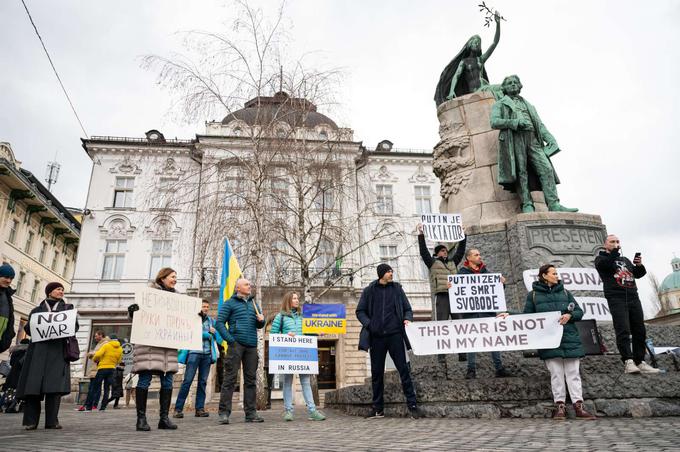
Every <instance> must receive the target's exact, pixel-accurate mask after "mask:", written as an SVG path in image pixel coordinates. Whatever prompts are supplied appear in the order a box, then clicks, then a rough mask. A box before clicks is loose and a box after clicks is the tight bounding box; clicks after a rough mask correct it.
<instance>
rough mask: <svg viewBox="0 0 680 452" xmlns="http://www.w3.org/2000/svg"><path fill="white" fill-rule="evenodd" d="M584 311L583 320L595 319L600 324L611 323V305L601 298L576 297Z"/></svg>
mask: <svg viewBox="0 0 680 452" xmlns="http://www.w3.org/2000/svg"><path fill="white" fill-rule="evenodd" d="M574 298H575V299H576V302H577V303H578V304H579V306H581V309H583V320H590V319H595V320H597V321H598V322H611V321H612V315H611V313H610V312H609V304H608V303H607V300H606V299H605V298H601V297H574Z"/></svg>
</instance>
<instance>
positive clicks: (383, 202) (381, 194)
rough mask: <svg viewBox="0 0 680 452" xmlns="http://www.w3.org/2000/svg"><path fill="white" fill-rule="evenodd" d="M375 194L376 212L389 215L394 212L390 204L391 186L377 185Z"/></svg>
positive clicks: (391, 203)
mask: <svg viewBox="0 0 680 452" xmlns="http://www.w3.org/2000/svg"><path fill="white" fill-rule="evenodd" d="M375 188H376V192H377V194H378V196H377V201H378V205H377V211H378V213H382V214H391V213H393V212H394V206H393V202H392V186H391V185H377V186H376V187H375Z"/></svg>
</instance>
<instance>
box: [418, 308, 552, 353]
mask: <svg viewBox="0 0 680 452" xmlns="http://www.w3.org/2000/svg"><path fill="white" fill-rule="evenodd" d="M560 315H561V314H560V312H559V311H554V312H543V313H540V314H520V315H511V316H509V317H508V318H506V319H500V318H496V317H485V318H481V319H467V320H442V321H436V322H411V323H410V324H409V325H408V326H407V327H406V334H407V335H408V339H409V341H410V342H411V348H412V349H413V353H415V354H416V355H434V354H442V353H472V352H491V351H508V350H535V349H541V348H545V349H550V348H556V347H558V346H559V345H560V342H561V341H562V325H560V324H559V319H560Z"/></svg>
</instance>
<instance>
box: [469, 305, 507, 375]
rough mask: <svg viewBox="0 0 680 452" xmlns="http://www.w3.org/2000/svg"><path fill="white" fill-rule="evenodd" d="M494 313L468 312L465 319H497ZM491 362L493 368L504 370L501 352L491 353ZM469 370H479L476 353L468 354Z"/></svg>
mask: <svg viewBox="0 0 680 452" xmlns="http://www.w3.org/2000/svg"><path fill="white" fill-rule="evenodd" d="M495 316H496V314H494V313H487V312H468V313H465V314H463V318H464V319H482V318H485V317H495ZM491 360H492V361H493V367H494V368H495V369H496V370H500V369H502V368H503V361H501V352H491ZM467 368H468V369H469V370H475V369H476V368H477V356H476V353H468V354H467Z"/></svg>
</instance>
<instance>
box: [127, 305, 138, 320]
mask: <svg viewBox="0 0 680 452" xmlns="http://www.w3.org/2000/svg"><path fill="white" fill-rule="evenodd" d="M127 309H128V316H130V318H132V317H133V316H134V314H135V311H139V305H138V304H137V303H133V304H131V305H130V306H128V308H127Z"/></svg>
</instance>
